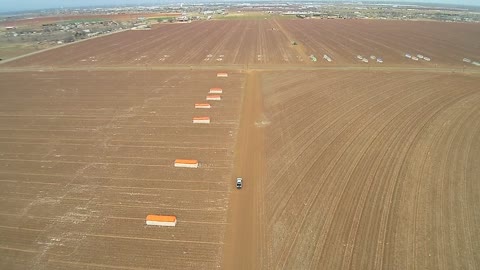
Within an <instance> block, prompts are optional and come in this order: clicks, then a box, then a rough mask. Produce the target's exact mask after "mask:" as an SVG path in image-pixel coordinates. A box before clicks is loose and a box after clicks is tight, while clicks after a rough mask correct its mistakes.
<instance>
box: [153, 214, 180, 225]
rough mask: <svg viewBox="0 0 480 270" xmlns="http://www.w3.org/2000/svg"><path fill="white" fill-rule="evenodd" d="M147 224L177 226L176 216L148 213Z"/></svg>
mask: <svg viewBox="0 0 480 270" xmlns="http://www.w3.org/2000/svg"><path fill="white" fill-rule="evenodd" d="M146 223H147V225H156V226H175V225H176V224H177V217H176V216H163V215H148V216H147V219H146Z"/></svg>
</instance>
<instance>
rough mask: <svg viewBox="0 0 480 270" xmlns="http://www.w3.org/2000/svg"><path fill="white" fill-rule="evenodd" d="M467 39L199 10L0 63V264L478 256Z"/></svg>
mask: <svg viewBox="0 0 480 270" xmlns="http://www.w3.org/2000/svg"><path fill="white" fill-rule="evenodd" d="M479 37H480V33H479V29H478V27H474V26H473V25H471V24H447V23H433V22H389V21H373V20H368V21H367V20H365V21H359V20H356V21H348V20H323V21H322V20H308V21H307V20H241V21H203V22H194V23H191V24H172V25H158V26H156V27H155V28H154V29H152V30H150V31H127V32H123V33H118V34H114V35H111V36H105V37H101V38H96V39H92V40H88V41H85V42H82V43H76V44H72V45H69V46H64V47H61V48H58V49H54V50H50V51H46V52H42V53H38V54H35V55H31V56H28V57H24V58H21V59H17V60H15V61H11V62H8V63H4V64H2V65H0V268H1V269H130V270H139V269H142V270H145V269H242V270H244V269H399V270H400V269H402V270H403V269H445V270H449V269H472V270H473V269H479V268H480V255H479V254H480V244H479V243H480V237H479V235H480V226H478V224H480V210H479V209H480V200H479V197H480V182H478V181H477V179H478V178H479V175H480V155H479V153H480V140H479V139H478V138H479V137H480V91H479V89H480V71H479V70H478V67H473V66H472V65H470V66H468V67H466V68H464V62H462V58H463V57H469V58H472V60H476V59H475V57H477V56H478V54H476V52H477V51H478V50H477V49H478V47H479V46H480V39H479ZM292 40H296V41H297V42H298V45H292V44H291V41H292ZM407 50H408V51H407ZM407 52H410V53H411V54H423V55H425V56H429V57H431V61H430V62H428V61H423V60H422V61H418V62H413V60H406V59H405V57H404V56H403V54H404V53H407ZM311 54H314V55H316V56H317V57H318V58H319V59H318V60H319V61H317V62H312V61H311V60H310V58H309V56H310V55H311ZM323 54H328V55H330V56H331V57H332V59H333V61H332V62H327V61H324V60H322V55H323ZM358 54H361V55H363V56H365V57H368V58H369V59H371V58H370V56H372V55H375V56H376V57H377V56H381V57H382V58H383V60H384V63H382V64H380V63H377V62H376V61H369V63H368V64H366V63H362V62H360V61H357V60H356V55H358ZM465 66H466V64H465ZM218 71H227V72H228V74H229V76H228V78H217V77H216V73H217V72H218ZM212 87H221V88H223V93H222V100H221V101H212V102H210V103H211V104H212V106H213V107H212V108H211V109H206V110H205V109H204V110H200V109H194V103H204V102H205V96H206V95H207V93H208V91H209V89H210V88H212ZM194 116H210V117H211V124H203V125H202V124H192V117H194ZM177 158H181V159H198V160H199V161H200V168H198V169H187V168H174V167H173V161H174V160H175V159H177ZM235 177H243V178H244V187H243V188H242V189H241V190H237V189H235V188H234V181H235ZM157 213H158V214H168V215H176V216H177V218H178V223H177V226H176V227H147V226H145V217H146V215H148V214H157Z"/></svg>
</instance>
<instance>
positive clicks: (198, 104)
mask: <svg viewBox="0 0 480 270" xmlns="http://www.w3.org/2000/svg"><path fill="white" fill-rule="evenodd" d="M195 106H196V107H198V106H210V104H208V103H195Z"/></svg>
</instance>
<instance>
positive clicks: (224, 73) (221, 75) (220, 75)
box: [217, 72, 228, 77]
mask: <svg viewBox="0 0 480 270" xmlns="http://www.w3.org/2000/svg"><path fill="white" fill-rule="evenodd" d="M217 77H228V73H226V72H219V73H217Z"/></svg>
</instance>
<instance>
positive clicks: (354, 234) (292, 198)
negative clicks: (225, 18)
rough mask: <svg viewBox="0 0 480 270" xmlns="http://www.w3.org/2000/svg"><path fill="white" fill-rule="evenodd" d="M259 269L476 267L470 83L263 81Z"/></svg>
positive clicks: (350, 78) (366, 76) (373, 77)
mask: <svg viewBox="0 0 480 270" xmlns="http://www.w3.org/2000/svg"><path fill="white" fill-rule="evenodd" d="M263 78H264V79H263V81H262V89H263V93H264V97H263V98H264V101H265V111H266V112H265V114H266V118H267V119H268V120H269V121H270V125H268V126H267V127H266V131H265V137H266V138H267V140H266V143H265V151H266V152H265V154H266V155H265V156H266V162H267V177H266V178H265V179H266V183H265V186H266V189H265V201H266V204H265V206H266V211H265V220H267V224H266V229H265V231H266V232H267V233H268V237H267V239H268V244H269V247H268V250H267V252H266V254H267V258H268V261H266V262H265V264H264V265H263V267H262V268H264V269H267V268H268V269H477V268H478V267H479V266H480V256H479V254H480V253H479V252H478V251H479V250H480V245H479V243H480V237H479V235H480V227H479V226H478V222H479V217H480V216H479V206H480V205H479V200H478V195H479V191H480V185H479V182H478V181H476V179H478V176H479V173H480V157H479V153H480V141H479V140H478V136H479V135H480V91H479V88H478V86H479V85H480V77H478V76H469V75H453V74H452V75H442V74H435V73H412V72H397V73H383V72H377V73H374V72H344V71H341V72H339V71H331V72H288V73H286V72H285V73H269V74H263Z"/></svg>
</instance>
